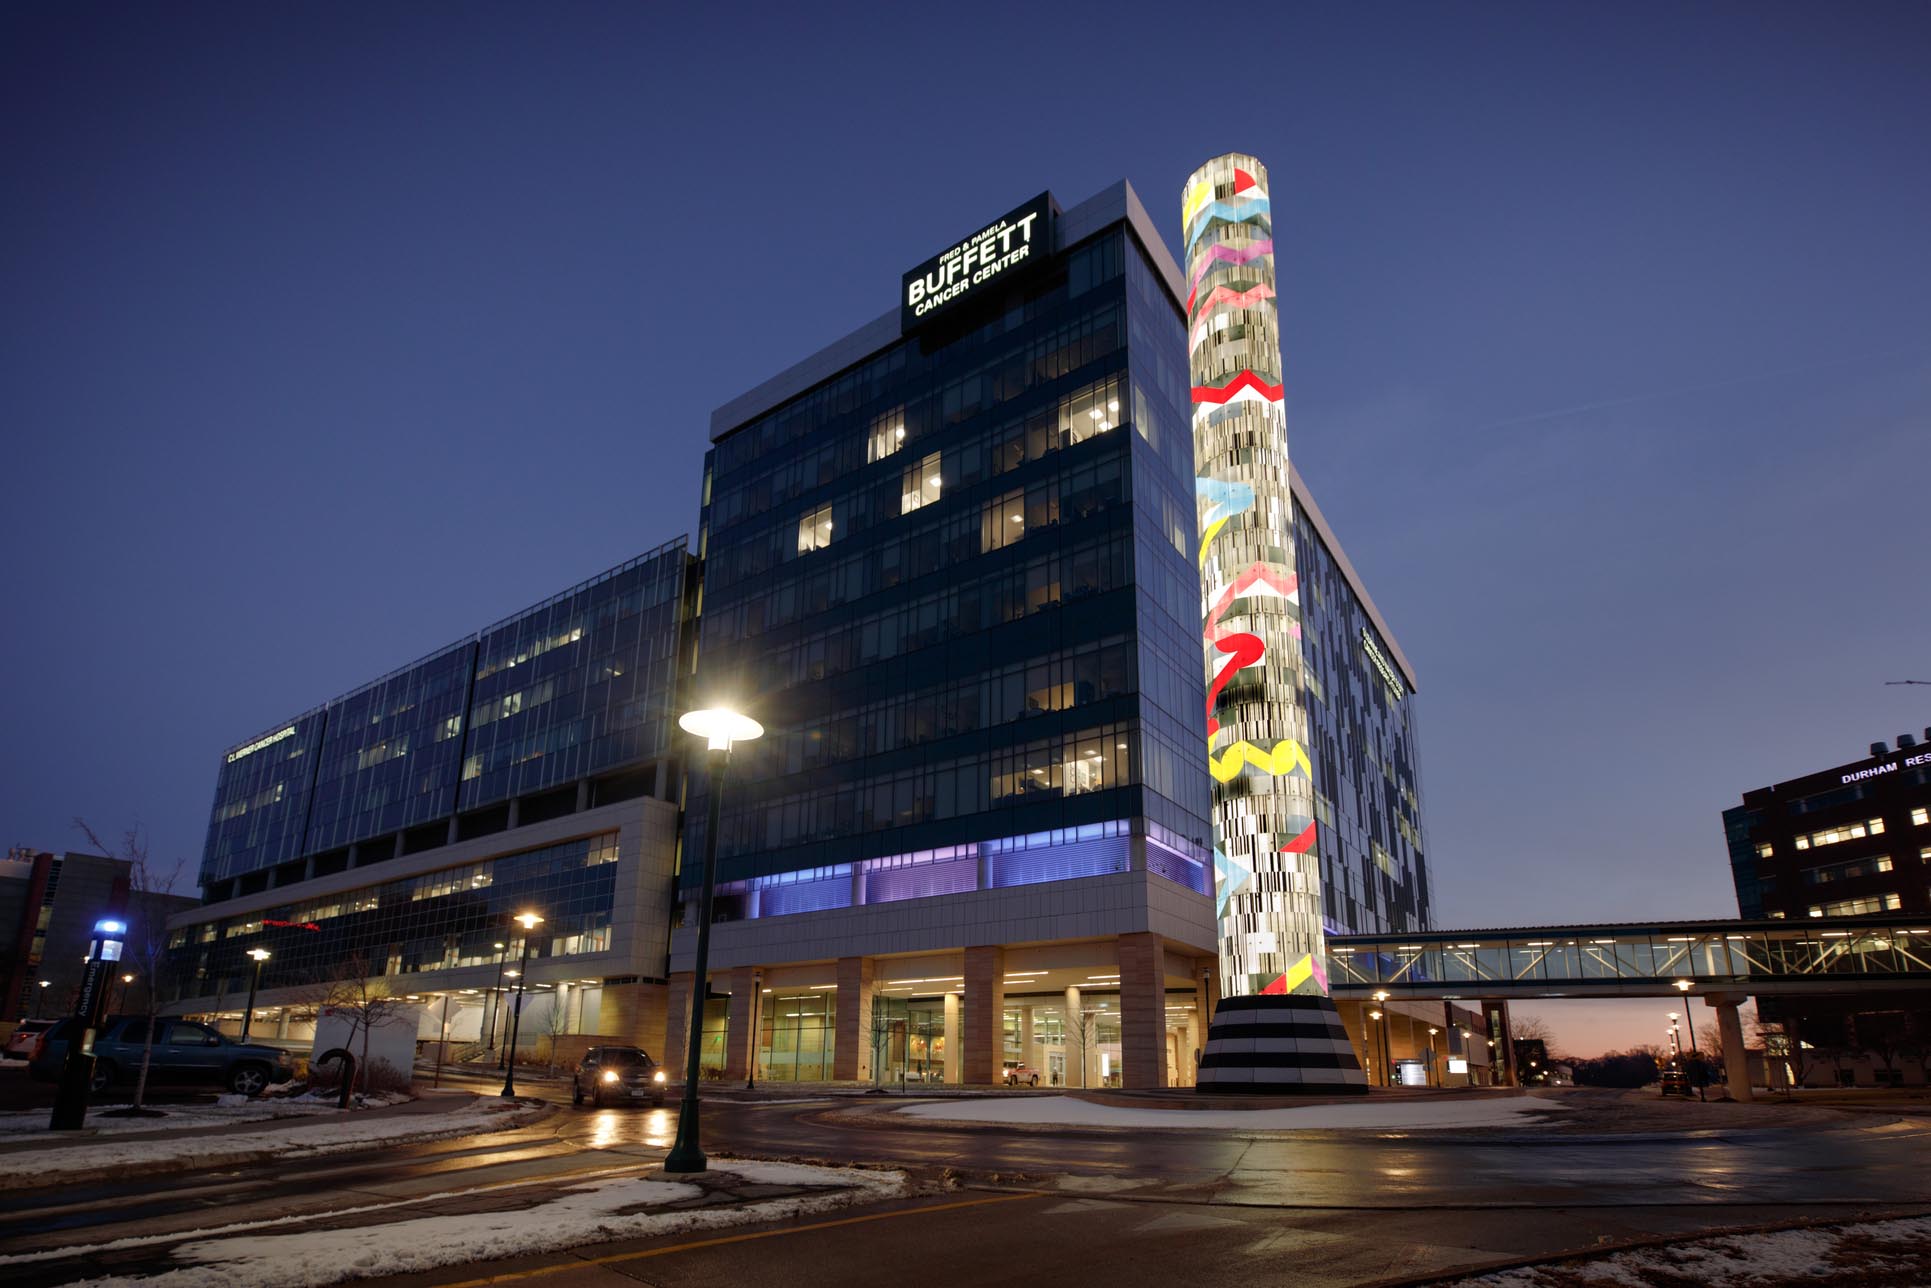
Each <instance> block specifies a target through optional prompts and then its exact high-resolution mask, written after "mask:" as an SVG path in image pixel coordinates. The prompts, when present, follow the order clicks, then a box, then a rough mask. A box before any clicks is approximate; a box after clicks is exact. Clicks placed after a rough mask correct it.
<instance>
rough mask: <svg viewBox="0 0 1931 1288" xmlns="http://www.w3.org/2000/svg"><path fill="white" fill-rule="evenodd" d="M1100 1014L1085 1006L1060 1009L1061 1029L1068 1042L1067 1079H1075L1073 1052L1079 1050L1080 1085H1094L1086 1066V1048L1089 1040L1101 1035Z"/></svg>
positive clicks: (1068, 1080)
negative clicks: (1088, 1009)
mask: <svg viewBox="0 0 1931 1288" xmlns="http://www.w3.org/2000/svg"><path fill="white" fill-rule="evenodd" d="M1098 1026H1099V1016H1097V1015H1095V1014H1093V1013H1091V1012H1089V1011H1087V1010H1086V1009H1084V1008H1081V1009H1078V1010H1075V1009H1073V1008H1072V1007H1062V1008H1061V1010H1060V1031H1061V1033H1062V1035H1063V1038H1064V1041H1065V1043H1066V1080H1067V1082H1068V1083H1071V1082H1072V1080H1073V1053H1074V1051H1078V1052H1079V1085H1080V1086H1082V1087H1086V1086H1090V1085H1092V1078H1091V1077H1090V1076H1089V1070H1088V1069H1087V1067H1086V1049H1087V1045H1088V1043H1089V1041H1090V1040H1091V1039H1093V1038H1095V1037H1097V1036H1098V1035H1099V1027H1098Z"/></svg>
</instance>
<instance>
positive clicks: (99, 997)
mask: <svg viewBox="0 0 1931 1288" xmlns="http://www.w3.org/2000/svg"><path fill="white" fill-rule="evenodd" d="M126 941H127V923H126V922H125V921H120V920H118V919H116V918H112V917H106V918H103V919H101V920H100V921H97V922H95V923H94V937H93V942H92V944H90V945H89V948H88V952H87V967H86V969H85V970H84V971H83V972H82V974H81V977H80V996H79V997H77V998H75V1000H74V1018H75V1019H77V1020H79V1021H80V1023H79V1024H77V1025H75V1029H76V1032H74V1033H73V1034H71V1035H69V1037H68V1039H67V1058H66V1060H65V1061H64V1062H63V1063H62V1064H61V1068H60V1087H59V1089H58V1090H57V1091H56V1092H55V1093H54V1113H53V1117H52V1118H51V1119H50V1120H49V1121H48V1123H47V1126H48V1127H49V1128H50V1129H51V1130H53V1131H78V1130H80V1128H81V1127H82V1125H84V1124H85V1123H86V1121H87V1084H88V1082H89V1081H90V1080H91V1079H92V1077H93V1073H94V1032H95V1030H97V1029H99V1028H100V1026H101V1016H102V1014H103V1013H104V1012H105V1010H106V1009H107V989H108V984H109V982H110V981H111V980H112V979H113V963H115V962H117V961H119V960H121V945H122V944H124V943H125V942H126Z"/></svg>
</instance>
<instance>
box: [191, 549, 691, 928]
mask: <svg viewBox="0 0 1931 1288" xmlns="http://www.w3.org/2000/svg"><path fill="white" fill-rule="evenodd" d="M688 566H689V557H688V555H687V553H686V551H685V546H684V542H683V540H682V539H681V538H680V539H678V540H677V541H674V542H670V543H668V544H666V545H664V546H661V547H659V548H658V549H657V550H654V551H652V552H650V553H648V554H646V555H642V556H640V557H638V558H637V559H634V560H631V561H630V562H628V563H626V564H624V565H622V566H620V567H618V568H615V569H612V570H611V571H609V572H607V573H605V574H603V575H602V576H599V577H597V578H594V579H592V580H591V581H588V582H586V583H584V584H583V585H581V586H577V587H575V588H573V589H571V590H569V591H566V592H564V593H563V594H560V595H557V596H554V597H553V598H551V599H549V600H546V601H545V602H543V603H541V604H538V605H536V606H535V607H534V608H531V609H528V610H526V611H524V612H522V613H520V614H518V615H517V616H515V617H512V618H510V619H508V620H507V621H504V622H502V623H499V624H498V625H496V626H493V627H490V628H489V629H488V630H485V631H483V632H481V633H479V634H477V635H473V636H471V637H469V638H468V639H466V640H462V641H459V642H458V643H456V644H452V645H450V646H449V647H447V648H445V649H441V650H439V651H437V652H436V653H434V654H431V655H430V656H429V657H427V658H424V659H423V660H421V661H419V662H415V663H412V664H411V665H409V666H407V667H404V668H402V669H401V670H399V671H396V672H394V673H392V674H390V675H387V676H384V677H383V678H382V679H379V680H376V681H374V682H372V683H370V684H367V685H364V686H362V687H361V688H359V689H356V690H355V691H354V692H352V693H349V694H347V695H345V696H343V697H340V698H337V699H336V700H335V701H333V702H330V703H328V704H327V705H326V706H324V707H320V708H317V709H315V710H313V711H309V712H306V713H304V714H303V715H300V716H298V717H296V718H295V719H293V720H290V721H286V722H284V723H282V724H280V725H277V726H275V727H273V728H271V729H270V730H268V731H266V732H265V733H263V734H262V735H260V736H259V737H256V738H252V739H250V740H248V741H247V742H244V743H242V744H240V745H239V746H237V747H235V748H233V749H232V750H230V751H229V752H228V753H227V754H226V756H225V757H224V758H223V763H222V766H221V772H220V775H219V777H218V779H217V782H216V787H215V802H214V808H213V811H212V815H211V817H210V820H209V826H208V838H207V844H206V847H205V849H204V851H203V855H202V864H201V874H200V883H201V886H202V889H203V895H204V898H205V899H206V900H207V901H208V902H210V903H215V902H220V901H222V900H224V899H226V898H229V897H231V896H233V895H237V894H252V893H257V892H259V891H262V890H266V889H268V888H270V887H271V886H280V885H287V884H290V883H292V882H295V881H300V880H303V879H305V878H306V877H310V876H317V875H326V874H328V873H330V872H334V871H340V870H342V869H343V868H345V867H348V866H350V865H351V863H353V864H354V865H356V866H360V865H361V864H364V863H369V862H374V861H380V860H381V859H385V858H389V857H392V856H393V855H395V854H397V853H403V852H410V851H414V850H419V849H426V848H432V847H433V846H435V845H441V844H444V843H445V842H446V841H447V840H448V839H450V835H449V829H448V827H447V826H446V824H447V821H448V820H449V819H451V818H452V817H454V816H456V815H457V814H458V813H459V812H461V811H470V810H477V809H480V808H484V807H497V806H504V805H505V804H506V803H507V802H509V801H511V800H514V799H516V798H518V797H520V796H528V795H530V794H532V793H539V792H543V791H546V790H550V789H559V788H567V787H568V786H569V785H570V784H572V783H575V782H577V781H579V780H582V779H584V778H587V777H590V776H593V775H606V774H610V773H611V772H613V771H616V770H619V769H621V768H623V767H626V766H632V765H637V764H640V763H641V762H644V761H646V760H648V759H650V758H653V757H659V756H663V755H665V754H667V753H668V750H669V731H670V728H671V727H672V724H671V717H672V715H673V714H674V713H673V711H672V707H673V705H674V703H673V691H674V687H675V681H676V677H677V673H678V665H677V659H678V650H679V640H680V637H679V626H680V623H681V621H682V619H683V616H684V592H685V584H686V574H687V569H688ZM569 804H570V805H571V806H572V807H574V804H575V802H574V801H572V802H570V803H569ZM417 829H419V830H420V835H418V834H417V831H416V830H417ZM351 846H360V847H361V852H359V853H357V854H356V855H354V856H353V859H352V858H351V856H350V854H349V851H348V847H351ZM318 855H321V856H327V857H324V858H322V859H319V860H315V861H306V860H309V858H310V856H318Z"/></svg>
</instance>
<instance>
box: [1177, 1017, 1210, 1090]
mask: <svg viewBox="0 0 1931 1288" xmlns="http://www.w3.org/2000/svg"><path fill="white" fill-rule="evenodd" d="M1202 1032H1203V1030H1202V1028H1201V1024H1200V1012H1199V1011H1198V1010H1193V1011H1188V1012H1187V1025H1186V1027H1185V1028H1184V1029H1182V1030H1181V1033H1180V1041H1181V1049H1180V1069H1179V1073H1180V1085H1181V1086H1183V1087H1191V1086H1194V1085H1195V1084H1196V1083H1197V1082H1198V1081H1199V1077H1198V1075H1199V1072H1200V1063H1199V1057H1200V1053H1201V1051H1202V1050H1203V1049H1204V1047H1205V1043H1204V1042H1203V1041H1202V1040H1201V1033H1202Z"/></svg>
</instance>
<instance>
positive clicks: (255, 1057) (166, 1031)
mask: <svg viewBox="0 0 1931 1288" xmlns="http://www.w3.org/2000/svg"><path fill="white" fill-rule="evenodd" d="M154 1024H155V1032H154V1055H153V1058H152V1060H151V1061H150V1062H149V1064H148V1083H149V1085H150V1086H181V1085H184V1084H193V1083H212V1084H214V1085H216V1086H221V1087H226V1088H227V1089H228V1090H230V1091H233V1092H237V1093H239V1094H241V1095H244V1096H252V1095H255V1094H257V1093H259V1092H260V1091H261V1089H262V1088H263V1087H266V1086H268V1084H270V1083H271V1082H286V1081H288V1079H289V1078H290V1077H292V1076H294V1072H295V1070H294V1067H293V1065H292V1064H291V1062H290V1061H289V1058H288V1052H286V1051H284V1050H282V1049H281V1048H279V1047H272V1046H259V1045H256V1044H254V1043H249V1042H237V1041H235V1040H234V1039H233V1038H225V1037H223V1036H222V1035H221V1034H219V1033H217V1032H215V1031H214V1030H213V1029H211V1028H209V1027H208V1026H207V1025H205V1024H196V1023H194V1022H192V1021H190V1020H156V1021H154ZM147 1026H148V1021H147V1019H146V1017H144V1016H139V1015H133V1016H123V1015H113V1016H109V1017H108V1018H107V1019H106V1020H104V1021H103V1022H102V1023H101V1027H100V1031H99V1032H98V1033H96V1034H95V1035H94V1075H93V1080H92V1082H91V1083H90V1084H89V1085H90V1087H91V1088H92V1090H93V1092H94V1093H95V1094H96V1095H99V1094H100V1093H102V1092H104V1091H106V1090H107V1089H108V1088H109V1087H110V1086H112V1085H113V1084H115V1083H117V1082H127V1083H131V1082H133V1081H134V1080H135V1079H136V1078H137V1077H139V1076H140V1074H141V1048H142V1046H143V1045H145V1043H146V1041H147ZM81 1027H82V1026H81V1022H80V1021H79V1020H77V1019H74V1018H72V1017H69V1018H68V1019H64V1020H62V1021H60V1023H58V1024H56V1025H54V1027H53V1028H51V1029H48V1030H47V1032H46V1033H44V1034H42V1035H41V1038H40V1043H39V1045H38V1046H36V1047H35V1048H34V1053H33V1055H32V1056H31V1057H30V1058H29V1060H28V1063H27V1072H28V1073H29V1074H30V1075H31V1076H32V1077H34V1078H35V1079H37V1080H39V1081H41V1082H54V1081H57V1080H58V1079H59V1078H60V1067H61V1065H62V1064H63V1063H65V1062H66V1059H67V1044H68V1042H70V1041H72V1040H73V1038H74V1037H75V1035H76V1034H78V1033H79V1032H80V1031H81Z"/></svg>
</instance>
